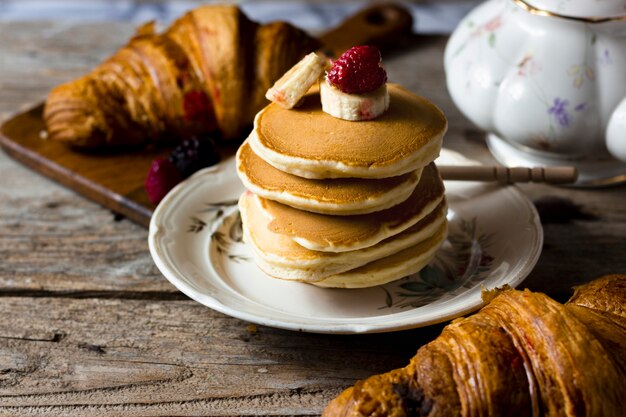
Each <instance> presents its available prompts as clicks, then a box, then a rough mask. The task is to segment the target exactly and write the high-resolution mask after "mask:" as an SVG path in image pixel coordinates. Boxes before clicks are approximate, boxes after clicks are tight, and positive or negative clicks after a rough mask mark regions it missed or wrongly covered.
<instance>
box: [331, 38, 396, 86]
mask: <svg viewBox="0 0 626 417" xmlns="http://www.w3.org/2000/svg"><path fill="white" fill-rule="evenodd" d="M381 60H382V59H381V56H380V51H379V50H378V48H376V47H374V46H367V45H364V46H353V47H352V48H350V49H348V50H347V51H346V52H344V53H343V54H341V56H340V57H339V58H338V59H337V60H335V61H334V62H333V66H332V68H331V69H330V71H329V72H328V76H327V78H328V81H329V82H330V83H331V84H332V85H333V86H335V87H337V88H338V89H340V90H341V91H343V92H344V93H348V94H362V93H367V92H370V91H374V90H376V89H377V88H379V87H380V86H382V85H383V84H384V83H385V82H387V72H386V71H385V69H384V68H383V67H381V65H380V64H381Z"/></svg>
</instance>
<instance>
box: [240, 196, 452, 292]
mask: <svg viewBox="0 0 626 417" xmlns="http://www.w3.org/2000/svg"><path fill="white" fill-rule="evenodd" d="M239 209H240V212H241V218H242V222H243V231H244V240H245V241H246V242H247V243H248V244H250V246H251V247H252V249H253V250H254V254H255V261H256V263H257V265H259V267H260V268H261V269H262V270H263V271H265V272H266V273H267V274H268V275H271V276H273V277H277V278H281V279H288V280H297V281H303V282H315V281H320V280H322V279H324V278H326V277H328V276H330V275H335V274H338V273H341V272H345V271H348V270H351V269H354V268H357V267H359V266H362V265H365V264H367V263H369V262H372V261H375V260H378V259H380V258H383V257H386V256H389V255H391V254H393V253H396V252H399V251H401V250H404V249H406V248H408V247H410V246H414V245H416V244H417V243H419V242H422V241H424V240H426V239H428V238H430V237H432V236H433V235H434V234H435V233H436V231H437V230H438V229H439V228H440V227H441V225H442V224H443V223H445V222H446V221H447V220H446V212H447V207H446V204H445V202H442V203H440V204H439V206H437V208H436V209H435V210H434V211H433V212H432V213H430V214H429V215H427V216H426V217H424V218H423V219H422V220H420V221H419V222H417V223H416V224H415V225H413V226H411V227H409V228H408V229H406V230H405V231H403V232H401V233H398V234H397V235H395V236H392V237H390V238H388V239H385V240H383V241H382V242H379V243H377V244H376V245H374V246H370V247H368V248H365V249H359V250H355V251H349V252H340V253H333V252H319V251H312V250H309V249H306V248H304V247H302V246H300V245H298V244H297V243H295V242H294V241H293V240H292V239H291V238H289V237H288V236H286V235H281V234H278V233H274V232H272V231H270V230H269V229H268V225H269V222H270V221H271V219H269V218H268V217H267V216H265V214H264V213H263V211H262V210H261V208H260V205H259V199H258V198H257V197H256V196H255V195H254V194H252V193H250V192H247V193H244V194H243V195H242V196H241V199H240V200H239Z"/></svg>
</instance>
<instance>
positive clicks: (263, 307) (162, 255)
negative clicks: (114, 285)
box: [149, 150, 543, 333]
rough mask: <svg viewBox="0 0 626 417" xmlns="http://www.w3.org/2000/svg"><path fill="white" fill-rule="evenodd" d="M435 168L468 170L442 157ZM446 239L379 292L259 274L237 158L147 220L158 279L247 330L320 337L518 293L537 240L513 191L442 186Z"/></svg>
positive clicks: (450, 155) (411, 321)
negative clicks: (243, 216)
mask: <svg viewBox="0 0 626 417" xmlns="http://www.w3.org/2000/svg"><path fill="white" fill-rule="evenodd" d="M437 162H438V163H440V164H442V165H443V164H446V165H451V164H470V163H473V162H472V161H468V160H467V159H465V158H463V157H462V156H461V155H459V154H457V153H454V152H452V151H448V150H443V151H442V153H441V157H440V158H439V160H438V161H437ZM446 189H447V191H446V193H447V198H448V204H449V207H450V211H449V214H448V218H449V220H450V234H449V238H448V240H447V241H446V243H445V244H444V245H443V247H442V248H441V249H440V250H439V252H438V254H437V256H436V258H435V260H434V261H433V262H432V263H431V265H429V266H428V267H426V268H424V269H423V270H422V271H421V272H420V273H418V274H414V275H412V276H409V277H406V278H403V279H401V280H399V281H396V282H393V283H389V284H386V285H384V286H380V287H374V288H367V289H356V290H345V289H324V288H318V287H314V286H312V285H308V284H302V283H298V282H290V281H281V280H278V279H274V278H270V277H268V276H266V275H265V274H264V273H263V272H261V271H260V270H259V269H258V268H257V267H256V265H255V264H254V262H253V261H252V254H251V251H250V249H249V248H248V247H247V246H246V245H245V244H244V243H242V242H241V225H240V221H239V217H238V216H239V213H238V211H237V206H236V202H237V199H238V197H239V195H240V194H241V192H243V186H242V185H241V183H240V182H239V179H238V178H237V175H236V173H235V163H234V159H229V160H227V161H224V162H223V163H221V164H219V165H217V166H215V167H212V168H207V169H205V170H202V171H200V172H198V173H196V174H195V175H193V176H192V177H191V178H189V179H188V180H186V181H184V182H183V183H181V184H179V185H178V186H177V187H176V188H174V190H172V191H171V192H170V193H169V194H168V195H167V196H166V198H165V199H164V200H163V201H162V202H161V204H160V205H159V206H158V207H157V209H156V211H155V212H154V215H153V216H152V220H151V222H150V233H149V245H150V253H151V254H152V257H153V259H154V262H155V263H156V265H157V266H158V268H159V269H160V270H161V272H162V273H163V275H165V277H166V278H167V279H168V280H169V281H170V282H171V283H172V284H174V285H175V286H176V287H177V288H178V289H179V290H180V291H182V292H183V293H185V294H186V295H187V296H189V297H190V298H192V299H194V300H196V301H198V302H199V303H202V304H204V305H206V306H208V307H210V308H212V309H214V310H217V311H220V312H222V313H224V314H228V315H230V316H233V317H237V318H240V319H242V320H246V321H249V322H252V323H257V324H261V325H265V326H272V327H279V328H283V329H290V330H298V331H307V332H318V333H369V332H385V331H393V330H400V329H408V328H414V327H419V326H425V325H428V324H432V323H437V322H441V321H446V320H450V319H452V318H454V317H458V316H460V315H463V314H466V313H468V312H471V311H473V310H475V309H477V308H479V307H480V306H481V305H482V301H481V291H482V290H483V289H491V288H494V287H499V286H502V285H504V284H508V285H510V286H512V287H515V286H517V285H518V284H519V283H520V282H521V281H522V280H523V279H524V278H525V277H526V276H527V275H528V274H529V273H530V271H531V270H532V268H533V267H534V265H535V263H536V262H537V259H538V258H539V254H540V252H541V246H542V242H543V231H542V228H541V224H540V222H539V216H538V214H537V212H536V210H535V208H534V206H533V204H532V203H531V202H530V201H529V200H528V199H527V198H526V197H525V196H524V195H523V194H522V193H521V192H520V191H519V190H518V189H517V188H516V187H514V186H499V185H493V184H485V183H475V182H446Z"/></svg>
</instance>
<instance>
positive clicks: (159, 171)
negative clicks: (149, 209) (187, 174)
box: [145, 159, 182, 204]
mask: <svg viewBox="0 0 626 417" xmlns="http://www.w3.org/2000/svg"><path fill="white" fill-rule="evenodd" d="M181 180H182V177H181V175H180V173H179V172H178V170H177V169H176V167H175V166H174V164H172V163H171V162H170V161H169V159H156V160H154V161H152V165H151V166H150V170H149V171H148V177H147V178H146V183H145V187H146V192H147V193H148V198H149V199H150V201H151V202H152V203H153V204H158V203H159V202H160V201H161V200H162V199H163V197H165V195H166V194H167V193H168V192H169V191H170V190H171V189H172V188H174V186H175V185H176V184H178V183H179V182H180V181H181Z"/></svg>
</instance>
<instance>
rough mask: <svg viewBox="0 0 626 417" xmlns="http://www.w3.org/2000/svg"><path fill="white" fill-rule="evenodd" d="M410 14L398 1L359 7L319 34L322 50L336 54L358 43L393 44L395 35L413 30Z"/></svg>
mask: <svg viewBox="0 0 626 417" xmlns="http://www.w3.org/2000/svg"><path fill="white" fill-rule="evenodd" d="M412 29H413V16H412V15H411V12H410V11H409V10H408V9H407V8H406V7H404V6H402V5H399V4H379V5H374V6H370V7H366V8H365V9H362V10H359V11H358V12H357V13H356V14H354V15H352V16H350V17H348V18H347V19H346V20H344V21H343V22H342V23H341V24H339V26H337V27H335V28H334V29H331V30H330V31H328V32H326V33H325V34H322V35H321V36H320V37H319V39H320V41H321V42H322V45H323V50H324V51H325V52H327V53H329V55H331V56H335V57H337V56H339V55H341V54H342V53H343V52H345V51H346V50H348V49H349V48H351V47H353V46H357V45H374V46H378V47H379V48H381V47H383V48H384V47H386V46H390V47H392V46H394V45H396V44H397V43H398V39H399V38H402V37H404V36H406V35H409V34H411V33H412Z"/></svg>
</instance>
